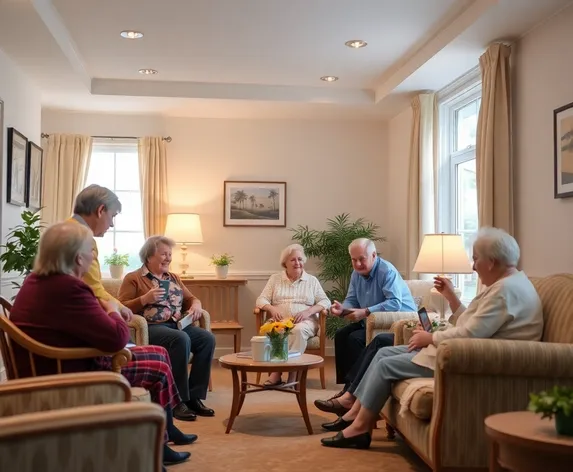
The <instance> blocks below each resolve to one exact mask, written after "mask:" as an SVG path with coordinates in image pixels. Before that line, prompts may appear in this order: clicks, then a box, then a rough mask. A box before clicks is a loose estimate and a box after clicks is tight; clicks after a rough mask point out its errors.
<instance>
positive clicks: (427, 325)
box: [418, 307, 432, 333]
mask: <svg viewBox="0 0 573 472" xmlns="http://www.w3.org/2000/svg"><path fill="white" fill-rule="evenodd" d="M418 318H420V324H421V325H422V328H424V331H427V332H428V333H431V332H432V322H431V321H430V317H429V316H428V312H427V311H426V309H425V308H424V307H422V308H420V309H419V310H418Z"/></svg>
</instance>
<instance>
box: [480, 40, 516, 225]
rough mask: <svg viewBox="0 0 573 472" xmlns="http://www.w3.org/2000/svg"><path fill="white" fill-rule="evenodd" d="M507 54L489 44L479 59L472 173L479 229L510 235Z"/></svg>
mask: <svg viewBox="0 0 573 472" xmlns="http://www.w3.org/2000/svg"><path fill="white" fill-rule="evenodd" d="M510 54H511V48H510V47H509V46H506V45H503V44H493V45H491V46H490V47H489V48H488V49H487V51H486V52H485V53H484V54H483V55H482V56H481V57H480V68H481V77H482V101H481V107H480V111H479V117H478V124H477V143H476V170H477V194H478V221H479V226H480V227H482V226H495V227H498V228H502V229H504V230H505V231H507V232H508V233H509V234H513V229H514V228H513V224H514V221H513V169H512V157H511V128H510V126H511V123H510V120H511V103H510V94H511V90H510V64H509V60H510Z"/></svg>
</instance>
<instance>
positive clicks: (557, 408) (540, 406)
mask: <svg viewBox="0 0 573 472" xmlns="http://www.w3.org/2000/svg"><path fill="white" fill-rule="evenodd" d="M528 410H530V411H533V412H534V413H541V418H549V419H552V418H553V417H555V429H556V430H557V434H563V435H565V436H573V388H571V387H559V386H557V385H556V386H554V387H553V388H552V389H551V390H549V391H547V392H546V391H543V392H540V393H530V394H529V406H528Z"/></svg>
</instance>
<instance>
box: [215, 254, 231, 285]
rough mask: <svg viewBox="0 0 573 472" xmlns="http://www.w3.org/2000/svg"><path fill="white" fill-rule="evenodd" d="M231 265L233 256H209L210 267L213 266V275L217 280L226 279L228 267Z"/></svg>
mask: <svg viewBox="0 0 573 472" xmlns="http://www.w3.org/2000/svg"><path fill="white" fill-rule="evenodd" d="M232 263H233V256H230V255H229V254H227V253H226V252H225V253H224V254H221V255H219V256H217V255H215V254H213V255H212V256H211V265H214V266H215V274H216V275H217V278H218V279H226V278H227V274H228V273H229V266H230V265H231V264H232Z"/></svg>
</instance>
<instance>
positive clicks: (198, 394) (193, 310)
mask: <svg viewBox="0 0 573 472" xmlns="http://www.w3.org/2000/svg"><path fill="white" fill-rule="evenodd" d="M173 246H175V242H174V241H173V240H171V239H169V238H166V237H164V236H151V237H149V238H148V239H147V241H145V243H144V244H143V246H142V248H141V250H140V251H139V258H140V259H141V262H142V264H143V265H142V266H141V268H140V269H138V270H136V271H134V272H130V273H129V274H127V275H126V276H125V278H124V279H123V282H122V284H121V287H120V289H119V295H118V298H119V300H120V301H121V302H122V303H123V304H124V305H125V306H126V307H128V308H129V309H131V310H132V311H133V312H134V313H137V314H138V315H141V316H143V317H144V318H145V319H146V320H147V324H148V329H149V342H150V344H155V345H157V346H163V347H164V348H165V349H167V351H168V352H169V357H170V358H171V365H172V366H173V377H174V378H175V383H176V384H177V389H178V390H179V393H180V395H181V398H182V399H183V402H182V403H180V404H179V405H177V407H176V408H175V409H174V410H173V416H174V417H175V418H177V419H180V420H183V421H189V420H191V421H193V420H195V419H197V415H199V416H214V415H215V412H214V411H213V410H212V409H211V408H208V407H206V406H205V405H204V404H203V402H202V400H204V399H205V398H206V397H207V388H208V386H209V377H210V375H211V361H212V360H213V353H214V352H215V337H214V336H213V334H212V333H210V332H209V331H206V330H204V329H202V328H199V327H197V326H193V324H190V325H189V326H186V327H185V328H183V329H182V330H179V329H178V325H177V322H178V321H179V320H181V319H182V318H183V317H185V316H187V315H189V316H190V317H191V321H197V320H198V319H199V318H201V316H202V315H203V311H202V308H201V301H200V300H199V299H198V298H197V297H196V296H195V295H193V294H192V293H191V292H190V291H189V289H188V288H187V287H185V285H184V284H183V282H181V279H180V278H179V276H178V275H177V274H174V273H173V272H170V271H169V266H170V264H171V256H172V248H173ZM191 353H193V368H192V369H191V372H190V373H188V365H189V355H190V354H191Z"/></svg>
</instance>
